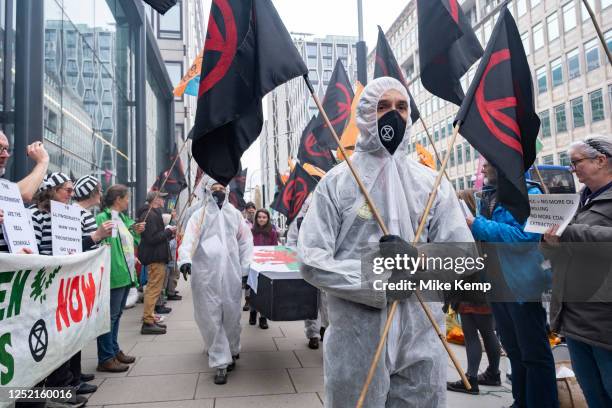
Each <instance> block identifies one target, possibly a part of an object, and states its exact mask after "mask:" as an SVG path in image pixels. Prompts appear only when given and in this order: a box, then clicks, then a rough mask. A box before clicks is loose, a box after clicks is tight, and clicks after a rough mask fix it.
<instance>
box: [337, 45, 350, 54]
mask: <svg viewBox="0 0 612 408" xmlns="http://www.w3.org/2000/svg"><path fill="white" fill-rule="evenodd" d="M336 48H337V50H338V55H339V56H341V57H346V56H348V46H346V45H337V46H336Z"/></svg>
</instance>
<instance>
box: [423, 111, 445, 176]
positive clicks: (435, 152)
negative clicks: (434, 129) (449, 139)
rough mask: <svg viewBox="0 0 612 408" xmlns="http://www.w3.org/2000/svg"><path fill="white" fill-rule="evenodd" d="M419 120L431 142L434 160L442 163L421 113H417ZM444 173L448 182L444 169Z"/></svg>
mask: <svg viewBox="0 0 612 408" xmlns="http://www.w3.org/2000/svg"><path fill="white" fill-rule="evenodd" d="M419 120H420V121H421V125H423V129H425V134H427V139H428V140H429V143H431V147H433V151H434V154H435V155H436V160H437V161H439V162H440V163H442V159H441V158H440V155H439V154H438V149H436V145H435V143H434V140H433V139H432V137H431V135H430V134H429V129H428V128H427V124H426V123H425V121H424V120H423V117H422V116H421V115H419ZM444 175H445V176H446V179H447V180H448V181H449V182H450V181H451V180H450V177H448V174H447V173H446V170H444ZM451 184H452V183H451Z"/></svg>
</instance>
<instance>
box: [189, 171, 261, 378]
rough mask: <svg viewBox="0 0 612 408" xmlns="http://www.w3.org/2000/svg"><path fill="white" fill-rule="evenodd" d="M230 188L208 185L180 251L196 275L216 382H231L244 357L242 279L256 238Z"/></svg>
mask: <svg viewBox="0 0 612 408" xmlns="http://www.w3.org/2000/svg"><path fill="white" fill-rule="evenodd" d="M227 190H228V188H226V187H223V185H221V184H219V183H217V182H216V181H215V180H213V179H210V180H208V181H207V182H206V183H204V191H205V192H204V200H203V206H202V208H200V209H198V210H197V211H195V212H194V213H193V215H192V216H191V217H190V219H189V221H188V223H187V227H186V228H185V235H184V237H183V242H182V243H181V246H180V247H179V254H178V265H179V269H180V271H181V272H182V273H183V276H184V277H185V279H187V275H188V274H190V275H191V289H192V293H193V306H194V313H195V320H196V323H197V325H198V328H199V329H200V333H201V334H202V337H203V339H204V343H205V344H206V347H207V353H208V365H209V366H210V367H212V368H216V369H217V373H216V375H215V380H214V381H215V384H225V383H226V382H227V372H228V371H232V370H233V368H234V367H235V361H236V359H237V358H238V357H239V353H240V313H241V307H240V302H241V295H242V276H244V275H246V274H247V272H248V267H249V264H250V262H251V258H252V255H253V236H252V235H251V230H250V229H249V227H248V225H247V224H246V223H245V222H244V219H243V217H242V214H240V212H239V211H238V210H237V209H236V208H234V206H233V205H231V204H230V203H229V201H228V195H229V194H228V191H227Z"/></svg>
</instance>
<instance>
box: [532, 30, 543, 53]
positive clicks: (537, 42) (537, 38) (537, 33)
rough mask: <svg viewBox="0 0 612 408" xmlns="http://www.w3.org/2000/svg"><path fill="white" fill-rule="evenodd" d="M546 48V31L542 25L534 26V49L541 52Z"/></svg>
mask: <svg viewBox="0 0 612 408" xmlns="http://www.w3.org/2000/svg"><path fill="white" fill-rule="evenodd" d="M543 46H544V29H543V28H542V23H538V24H536V25H534V26H533V49H534V50H539V49H540V48H542V47H543Z"/></svg>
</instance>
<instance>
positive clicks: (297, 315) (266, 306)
mask: <svg viewBox="0 0 612 408" xmlns="http://www.w3.org/2000/svg"><path fill="white" fill-rule="evenodd" d="M249 302H250V304H251V305H253V306H255V309H257V311H258V312H259V313H261V314H262V315H263V316H265V317H267V318H268V319H270V320H275V321H295V320H307V319H313V320H314V319H316V318H317V314H318V312H319V310H318V306H319V290H318V289H317V288H315V287H314V286H312V285H311V284H310V283H308V282H306V281H305V280H304V279H302V276H301V275H300V273H299V272H260V273H259V276H258V278H257V293H254V292H253V291H251V299H250V301H249Z"/></svg>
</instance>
